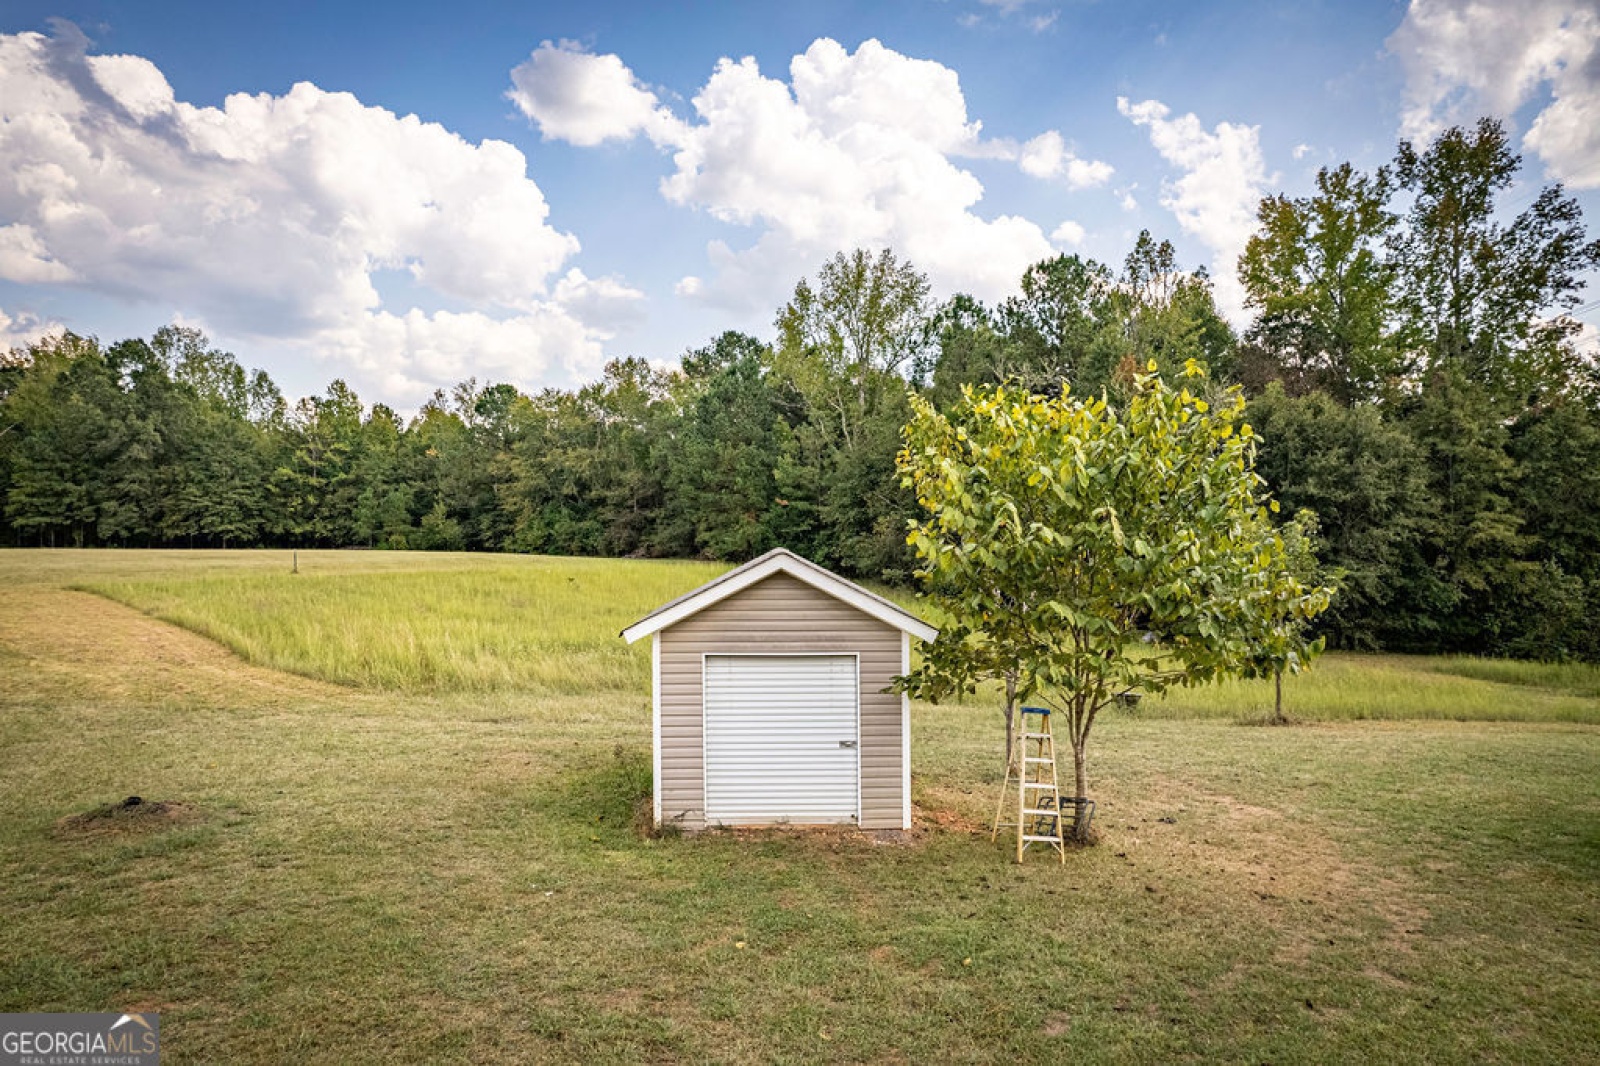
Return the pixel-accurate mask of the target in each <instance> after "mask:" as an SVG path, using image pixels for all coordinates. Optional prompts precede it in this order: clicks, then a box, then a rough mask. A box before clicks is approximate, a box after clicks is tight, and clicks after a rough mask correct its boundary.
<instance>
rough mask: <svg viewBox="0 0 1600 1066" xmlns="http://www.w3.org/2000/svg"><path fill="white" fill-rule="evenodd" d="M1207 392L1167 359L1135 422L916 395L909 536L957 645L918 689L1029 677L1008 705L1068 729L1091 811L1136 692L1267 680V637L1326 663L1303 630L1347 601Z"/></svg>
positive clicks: (1095, 402) (1236, 427)
mask: <svg viewBox="0 0 1600 1066" xmlns="http://www.w3.org/2000/svg"><path fill="white" fill-rule="evenodd" d="M1204 384H1205V374H1204V371H1203V370H1202V369H1201V368H1200V367H1199V366H1198V364H1196V363H1194V362H1190V363H1188V364H1187V366H1186V368H1185V369H1184V371H1183V372H1182V375H1181V377H1180V382H1179V383H1178V384H1169V383H1167V382H1166V381H1164V380H1163V379H1162V377H1161V376H1160V375H1159V374H1158V373H1157V372H1156V368H1155V367H1154V365H1153V364H1152V365H1150V366H1149V367H1148V368H1147V372H1144V373H1140V374H1138V375H1136V376H1135V377H1134V379H1133V381H1132V382H1131V385H1130V391H1131V395H1130V397H1129V401H1128V403H1127V406H1126V408H1125V409H1123V410H1118V409H1116V408H1114V407H1113V406H1111V405H1110V404H1109V403H1108V402H1107V401H1106V400H1105V399H1104V398H1092V399H1078V398H1075V397H1071V396H1067V395H1063V396H1059V397H1044V396H1039V395H1035V394H1030V393H1028V392H1026V391H1022V390H1015V389H1007V388H1006V387H1004V386H999V387H994V388H981V389H969V390H967V392H966V395H965V397H964V400H963V402H962V403H961V404H960V405H959V406H958V407H957V408H956V409H955V410H954V411H952V412H951V413H950V414H949V415H946V414H943V413H941V412H939V411H938V410H937V409H935V408H934V407H933V406H932V405H931V404H929V403H928V402H926V401H924V400H921V399H914V400H913V401H912V411H913V414H912V419H911V421H910V422H909V423H908V424H907V426H906V428H905V445H904V448H903V449H902V451H901V452H900V456H899V469H900V471H901V474H902V477H903V478H904V480H905V483H906V484H907V485H908V486H909V487H910V488H911V489H912V490H913V491H914V492H915V493H916V496H917V500H918V502H919V504H920V505H921V507H922V509H923V511H924V513H925V517H923V518H921V519H917V520H914V521H913V522H912V523H911V530H910V536H909V540H910V543H911V544H912V545H913V547H914V548H915V549H916V552H917V557H918V559H919V562H920V568H919V570H918V575H919V577H920V578H921V579H922V581H923V582H924V585H925V601H926V605H927V607H928V609H929V612H930V616H931V617H932V619H933V620H934V621H935V622H936V623H937V624H938V625H939V627H940V633H939V637H938V639H937V640H935V641H933V642H932V643H930V644H928V645H926V646H925V647H924V649H923V656H922V660H921V663H920V665H919V666H918V667H917V668H916V669H914V670H913V671H912V672H911V673H910V674H908V675H906V676H905V677H904V678H903V679H902V681H901V684H902V685H903V687H904V688H905V689H906V690H907V691H910V692H912V693H914V694H916V695H918V696H921V697H925V698H928V699H934V700H937V699H940V698H945V697H948V696H950V695H952V694H955V693H959V692H964V691H966V692H970V691H973V690H975V688H976V686H977V685H979V684H980V683H984V682H989V681H994V680H1000V681H1002V682H1005V681H1007V680H1011V679H1014V683H1013V684H1010V685H1008V686H1007V698H1008V707H1007V709H1008V711H1009V710H1010V701H1012V700H1025V699H1030V698H1031V699H1036V700H1039V701H1041V702H1043V703H1045V704H1047V705H1048V706H1051V707H1053V708H1054V709H1055V710H1056V711H1057V712H1058V713H1059V714H1060V716H1061V719H1062V721H1063V722H1064V723H1065V725H1066V727H1067V735H1068V740H1069V742H1070V743H1071V746H1072V753H1073V768H1074V785H1075V792H1074V794H1075V798H1076V800H1077V801H1078V803H1079V805H1080V807H1079V809H1082V807H1081V805H1082V804H1083V803H1084V802H1085V801H1086V800H1087V798H1088V772H1087V760H1086V754H1087V749H1088V744H1089V739H1090V736H1091V733H1092V731H1093V728H1094V723H1095V720H1096V717H1097V716H1098V715H1099V713H1100V712H1101V710H1103V709H1104V708H1105V707H1106V706H1108V705H1109V704H1110V703H1111V702H1112V701H1113V700H1114V699H1115V698H1116V697H1118V696H1119V695H1121V694H1124V693H1159V692H1162V691H1165V690H1167V689H1169V688H1171V687H1172V686H1175V685H1193V684H1199V683H1201V682H1205V681H1210V680H1212V679H1214V678H1218V677H1221V676H1224V675H1228V674H1234V673H1239V672H1242V671H1246V670H1249V669H1250V668H1251V664H1252V663H1253V662H1256V661H1258V659H1259V655H1260V652H1261V649H1262V647H1263V644H1264V643H1266V642H1268V641H1273V642H1276V643H1281V644H1282V646H1283V647H1282V650H1284V651H1285V653H1287V652H1288V651H1290V650H1292V651H1293V652H1294V653H1295V654H1297V655H1298V656H1299V657H1300V658H1301V660H1302V661H1304V660H1305V659H1309V658H1310V657H1311V656H1312V655H1313V654H1315V650H1316V645H1315V644H1314V642H1312V641H1311V640H1309V639H1308V638H1307V637H1306V636H1305V635H1304V632H1303V630H1299V629H1296V628H1293V627H1290V626H1288V625H1286V624H1285V622H1286V620H1289V619H1294V620H1309V619H1311V618H1313V617H1315V616H1316V615H1317V614H1319V613H1321V612H1322V611H1323V610H1325V609H1326V608H1327V605H1328V600H1329V597H1330V594H1331V593H1330V590H1329V589H1327V588H1324V587H1321V586H1315V585H1307V584H1306V583H1305V582H1304V581H1302V580H1301V578H1300V577H1299V576H1298V575H1297V574H1296V573H1295V568H1294V566H1293V565H1292V562H1291V560H1290V559H1289V558H1288V557H1287V549H1286V546H1285V544H1284V541H1283V539H1282V537H1280V536H1279V535H1278V533H1277V532H1276V531H1275V530H1274V529H1273V528H1272V525H1271V522H1270V520H1269V517H1268V513H1267V512H1268V508H1269V507H1270V506H1272V505H1271V504H1270V503H1269V502H1268V501H1267V500H1266V498H1265V494H1264V493H1263V491H1262V481H1261V479H1260V478H1259V477H1258V476H1257V475H1256V474H1255V472H1254V469H1253V462H1254V453H1255V435H1254V433H1253V431H1252V430H1251V429H1250V427H1249V426H1248V424H1245V423H1243V422H1242V420H1241V419H1242V414H1243V411H1244V399H1243V397H1242V396H1241V395H1240V394H1239V392H1238V390H1237V389H1233V390H1228V391H1227V392H1226V393H1225V394H1224V402H1222V403H1220V404H1218V405H1212V404H1208V403H1207V402H1206V401H1205V400H1204V399H1202V398H1201V396H1200V395H1199V393H1200V392H1202V391H1204V390H1203V389H1201V388H1200V386H1202V385H1204ZM1086 828H1087V827H1086V826H1084V825H1082V824H1080V826H1079V830H1080V832H1083V831H1085V830H1086Z"/></svg>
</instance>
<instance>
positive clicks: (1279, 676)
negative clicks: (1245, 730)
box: [1272, 666, 1288, 725]
mask: <svg viewBox="0 0 1600 1066" xmlns="http://www.w3.org/2000/svg"><path fill="white" fill-rule="evenodd" d="M1272 684H1273V690H1274V691H1273V704H1272V720H1273V721H1274V722H1277V723H1278V724H1279V725H1282V724H1283V723H1284V722H1286V721H1288V719H1287V718H1285V717H1284V716H1283V667H1281V666H1280V667H1278V669H1276V670H1274V671H1273V672H1272Z"/></svg>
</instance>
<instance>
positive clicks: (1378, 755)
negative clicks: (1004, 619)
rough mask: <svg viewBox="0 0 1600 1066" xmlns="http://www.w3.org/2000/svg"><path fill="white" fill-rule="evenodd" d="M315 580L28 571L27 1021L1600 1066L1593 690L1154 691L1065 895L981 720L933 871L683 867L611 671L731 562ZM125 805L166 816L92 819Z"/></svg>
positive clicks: (409, 1042) (485, 563) (1558, 671)
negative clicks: (636, 623)
mask: <svg viewBox="0 0 1600 1066" xmlns="http://www.w3.org/2000/svg"><path fill="white" fill-rule="evenodd" d="M299 562H300V570H301V572H300V573H299V574H298V575H291V574H289V573H288V570H289V556H288V554H287V553H264V552H263V553H250V552H239V553H233V552H228V553H224V552H193V553H186V552H185V553H180V552H172V553H156V552H150V553H145V552H123V551H118V552H39V551H19V552H0V786H3V787H0V795H3V796H4V798H5V801H6V804H7V808H8V809H7V812H6V813H7V817H6V818H4V819H3V820H0V915H3V920H0V1011H23V1010H61V1011H65V1010H110V1009H134V1008H140V1009H151V1010H158V1011H160V1012H161V1020H162V1032H163V1037H164V1040H163V1043H164V1048H163V1050H164V1051H165V1053H166V1060H167V1061H169V1062H174V1063H183V1062H204V1063H211V1062H280V1061H285V1060H289V1059H295V1060H303V1061H312V1062H329V1063H347V1062H348V1063H359V1062H437V1061H530V1062H551V1061H563V1062H564V1061H613V1062H636V1061H643V1062H659V1061H686V1062H700V1061H760V1062H767V1061H780V1062H781V1061H793V1062H802V1061H819V1060H821V1061H830V1060H831V1061H845V1062H860V1061H884V1062H897V1061H903V1062H962V1061H968V1062H988V1061H1007V1062H1017V1061H1024V1062H1064V1061H1080V1060H1081V1061H1130V1060H1132V1061H1166V1060H1172V1059H1188V1060H1213V1059H1219V1060H1228V1061H1252V1062H1264V1061H1274V1062H1297V1061H1330V1062H1341V1061H1350V1060H1353V1059H1361V1058H1382V1059H1385V1060H1389V1061H1435V1062H1456V1061H1504V1062H1534V1061H1552V1062H1556V1061H1581V1060H1592V1057H1593V1055H1594V1053H1595V1048H1596V1047H1600V1007H1597V1003H1600V976H1597V965H1596V960H1597V959H1600V724H1597V723H1600V698H1597V695H1600V684H1597V683H1596V675H1595V672H1594V671H1592V670H1586V669H1584V668H1556V667H1549V668H1539V667H1525V666H1510V665H1507V664H1495V663H1481V662H1478V661H1476V660H1448V659H1408V658H1404V657H1397V656H1375V657H1360V656H1349V657H1340V656H1332V657H1329V658H1328V659H1326V660H1325V661H1324V662H1323V663H1322V664H1320V665H1319V667H1318V669H1317V670H1316V671H1315V672H1314V673H1312V674H1311V675H1309V676H1307V677H1303V678H1297V679H1293V680H1292V681H1290V682H1289V683H1288V685H1287V686H1286V693H1287V697H1288V708H1289V710H1290V712H1291V713H1292V714H1295V715H1297V716H1298V717H1300V718H1301V719H1302V720H1303V721H1302V724H1300V725H1298V726H1295V727H1291V728H1260V727H1254V726H1250V725H1246V724H1241V722H1248V721H1251V720H1253V719H1255V718H1258V717H1259V716H1260V714H1261V713H1262V711H1264V709H1265V707H1266V706H1267V705H1268V704H1267V702H1266V701H1267V700H1268V699H1269V698H1270V697H1269V690H1268V689H1267V688H1266V687H1265V686H1261V685H1248V686H1247V685H1235V686H1222V687H1218V688H1215V689H1202V690H1193V691H1185V692H1181V693H1177V694H1174V695H1173V696H1172V697H1170V698H1168V699H1166V700H1164V701H1149V700H1147V701H1145V704H1144V706H1142V707H1141V708H1140V710H1139V711H1138V712H1137V714H1134V715H1126V714H1123V715H1114V716H1111V717H1108V718H1107V719H1105V720H1104V722H1103V723H1102V725H1101V726H1100V727H1099V730H1098V734H1097V736H1096V738H1095V741H1094V748H1093V750H1092V752H1091V774H1092V780H1093V789H1094V792H1095V794H1096V796H1097V798H1098V799H1099V802H1100V813H1099V817H1098V819H1097V823H1096V824H1097V825H1098V826H1099V828H1100V830H1101V833H1102V838H1101V842H1100V844H1099V845H1098V846H1097V847H1093V848H1089V849H1086V850H1082V851H1078V852H1074V853H1072V854H1071V855H1070V856H1069V858H1068V861H1067V863H1066V865H1065V867H1062V866H1060V865H1058V864H1056V863H1054V862H1053V861H1046V860H1044V859H1043V858H1042V857H1041V858H1040V859H1038V860H1034V859H1030V861H1029V863H1028V864H1027V865H1024V866H1021V867H1018V866H1015V865H1012V864H1011V863H1009V862H1008V861H1007V859H1006V855H1005V850H1004V848H1003V846H1001V845H995V844H991V843H990V841H989V839H988V835H987V833H986V832H983V831H981V829H980V827H981V826H982V824H983V823H984V821H985V819H986V818H987V817H988V816H989V815H990V813H991V812H992V804H993V802H994V797H995V789H996V788H997V787H998V784H999V780H998V779H999V773H998V770H999V765H998V763H999V752H998V748H999V736H998V723H997V721H996V720H995V719H996V717H997V716H996V714H995V712H994V711H993V710H992V709H991V708H988V707H982V706H969V707H928V706H917V707H916V708H915V709H914V712H913V730H914V747H913V763H914V766H913V770H914V778H913V787H914V793H915V797H916V801H917V804H918V810H919V814H918V821H919V828H918V829H917V830H916V831H915V832H914V833H913V834H911V836H910V838H909V839H906V840H896V839H885V838H880V837H878V836H872V835H856V834H851V833H839V832H828V833H803V832H773V833H765V834H745V833H709V834H705V835H703V836H701V837H699V838H693V839H691V838H664V839H650V838H648V837H646V836H643V835H641V834H640V833H639V832H638V831H637V830H636V828H635V815H636V811H637V806H638V802H639V800H640V799H641V797H643V796H645V795H646V794H647V792H648V790H649V692H648V672H649V664H648V650H647V649H641V648H627V647H626V646H625V645H623V644H622V643H621V641H620V640H619V639H618V638H617V636H616V634H617V631H618V630H619V629H621V628H622V626H624V625H626V624H627V623H628V622H630V621H632V620H633V619H634V618H635V617H637V616H638V615H639V614H642V613H644V612H645V611H646V610H648V609H650V608H651V607H653V606H655V605H656V604H658V603H659V602H661V601H662V600H665V599H667V598H668V597H670V596H673V595H676V594H678V593H680V592H683V591H686V590H687V589H689V588H691V587H693V586H694V585H696V584H698V583H700V582H701V581H703V580H705V579H706V578H708V577H709V576H711V575H712V574H714V573H715V572H716V568H714V567H706V566H700V565H695V564H684V563H653V562H633V561H609V562H600V561H593V560H553V559H536V558H507V557H472V556H440V555H410V554H398V553H397V554H383V553H311V552H302V553H300V556H299ZM90 588H92V589H95V590H98V591H97V592H90V591H85V590H86V589H90ZM167 620H170V622H171V623H177V624H170V623H169V621H167ZM201 634H204V636H202V635H201ZM128 795H139V796H141V797H143V798H144V799H145V800H147V801H150V802H151V803H154V802H164V803H167V804H169V806H168V807H167V808H166V809H165V810H164V811H156V812H155V813H153V814H145V815H143V816H140V814H139V812H138V811H137V810H135V811H134V812H131V813H130V812H123V814H119V815H118V816H116V817H111V818H102V819H92V820H89V821H88V822H87V823H81V822H71V821H68V819H70V818H71V817H72V816H74V815H78V814H81V813H84V812H87V811H91V810H93V809H94V808H97V807H100V806H102V805H105V804H108V803H113V802H115V801H118V800H121V799H122V798H123V797H125V796H128ZM149 805H150V804H146V806H147V807H148V806H149ZM124 815H126V816H124Z"/></svg>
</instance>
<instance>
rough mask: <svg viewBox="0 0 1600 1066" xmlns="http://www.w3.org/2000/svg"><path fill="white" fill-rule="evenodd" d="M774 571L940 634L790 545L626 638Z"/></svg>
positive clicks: (891, 621) (902, 625) (913, 630)
mask: <svg viewBox="0 0 1600 1066" xmlns="http://www.w3.org/2000/svg"><path fill="white" fill-rule="evenodd" d="M773 574H788V575H789V576H790V577H793V578H795V579H796V580H799V581H803V582H805V583H806V584H807V585H810V586H811V587H812V588H814V589H816V590H817V591H818V592H823V593H826V594H828V595H829V596H832V597H833V598H834V599H836V600H839V601H841V602H843V603H847V604H849V605H850V606H851V607H854V608H855V609H856V610H858V611H860V612H861V613H862V614H866V615H870V616H872V617H873V618H876V619H877V620H878V621H880V622H882V623H884V624H885V625H890V626H893V627H894V628H896V629H898V630H900V631H901V632H902V633H910V634H911V635H912V636H914V637H916V638H918V639H919V640H932V639H933V638H934V637H937V636H938V635H939V631H938V630H937V629H935V628H933V627H932V626H930V625H929V624H928V623H926V622H924V621H923V620H922V619H920V618H918V617H917V616H916V615H914V614H911V613H909V612H907V611H905V610H902V609H901V608H900V607H897V606H896V605H894V604H892V603H890V602H889V601H888V600H886V599H884V598H883V597H882V596H875V595H873V594H872V593H870V592H868V591H867V590H866V589H864V588H862V587H861V586H860V585H857V584H856V583H855V582H853V581H846V580H845V579H844V578H842V577H840V576H839V575H838V574H835V573H834V572H833V571H831V570H827V569H824V568H823V567H820V566H818V565H817V564H816V563H814V562H812V561H810V560H809V559H802V558H801V557H800V556H798V555H796V554H795V553H794V552H792V551H789V550H788V549H787V548H774V549H772V550H771V551H769V552H767V554H765V555H763V556H761V557H760V558H757V559H752V560H750V561H749V562H748V563H745V564H744V565H743V566H741V567H737V568H735V569H733V570H729V571H728V572H727V573H726V574H723V575H722V576H721V577H719V578H716V579H715V580H713V581H708V582H707V583H706V584H704V585H701V586H700V587H699V588H697V589H695V590H694V591H693V592H689V593H686V594H685V595H682V596H679V597H678V598H677V599H675V600H672V601H671V602H669V603H666V604H663V605H662V606H660V607H658V608H656V609H655V610H654V611H652V612H650V613H649V614H647V615H645V616H644V617H643V618H641V619H639V620H638V621H637V622H635V623H633V625H631V626H629V627H628V628H627V629H624V630H623V631H622V639H623V640H626V641H627V642H628V643H629V644H632V643H633V642H634V641H636V640H638V639H639V638H640V637H648V636H649V635H650V634H652V633H655V632H657V631H658V630H662V629H665V628H667V627H668V626H670V625H675V624H677V623H678V622H681V621H683V620H684V619H685V618H688V617H689V616H690V615H694V614H699V613H700V612H701V611H703V610H705V609H706V608H707V607H710V606H711V605H712V604H715V603H721V602H722V601H723V600H725V599H727V598H728V597H729V596H732V595H734V594H735V593H737V592H741V591H743V590H744V589H747V588H749V587H750V586H751V585H754V584H755V583H756V582H758V581H764V580H766V579H767V578H769V577H771V576H772V575H773Z"/></svg>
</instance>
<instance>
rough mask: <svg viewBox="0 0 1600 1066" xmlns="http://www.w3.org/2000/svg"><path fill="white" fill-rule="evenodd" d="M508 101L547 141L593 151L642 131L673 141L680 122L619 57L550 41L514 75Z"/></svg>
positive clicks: (571, 43) (535, 51)
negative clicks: (562, 142) (558, 141)
mask: <svg viewBox="0 0 1600 1066" xmlns="http://www.w3.org/2000/svg"><path fill="white" fill-rule="evenodd" d="M511 85H512V87H511V89H510V90H509V91H508V92H507V93H506V96H507V97H508V98H509V99H510V100H511V102H512V103H514V104H516V105H517V109H518V110H519V111H521V112H522V113H523V114H524V115H526V116H527V117H528V118H529V119H530V120H531V121H532V122H533V123H534V124H536V125H537V126H538V127H539V132H540V133H542V134H543V135H544V137H545V138H546V139H547V140H561V141H567V142H570V143H572V144H575V145H579V146H580V147H585V148H587V147H592V146H594V145H597V144H601V143H603V142H605V141H610V140H627V139H628V138H630V137H632V136H634V135H635V134H637V133H640V132H647V133H651V134H652V135H653V136H654V137H655V138H657V139H662V138H667V139H669V140H670V139H671V138H672V137H673V133H674V130H673V127H674V126H675V125H676V120H674V119H673V117H672V114H671V112H669V111H666V110H665V109H663V108H662V107H661V105H660V101H658V100H657V99H656V95H655V93H653V92H651V91H650V90H649V89H647V88H645V87H644V86H643V85H641V84H640V83H639V80H638V79H637V78H635V77H634V76H633V71H631V70H629V69H628V68H627V67H626V66H624V65H623V63H622V60H621V59H619V58H617V57H616V56H614V55H594V54H592V53H590V52H586V51H585V50H584V49H583V47H582V46H581V45H579V44H577V43H576V42H574V41H560V42H558V43H555V44H552V43H551V42H549V41H545V42H543V43H541V44H540V45H539V47H538V48H536V49H534V51H533V54H532V55H530V56H529V57H528V59H527V60H526V61H525V62H523V63H522V64H521V65H519V66H517V67H516V68H514V69H513V70H512V71H511Z"/></svg>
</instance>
